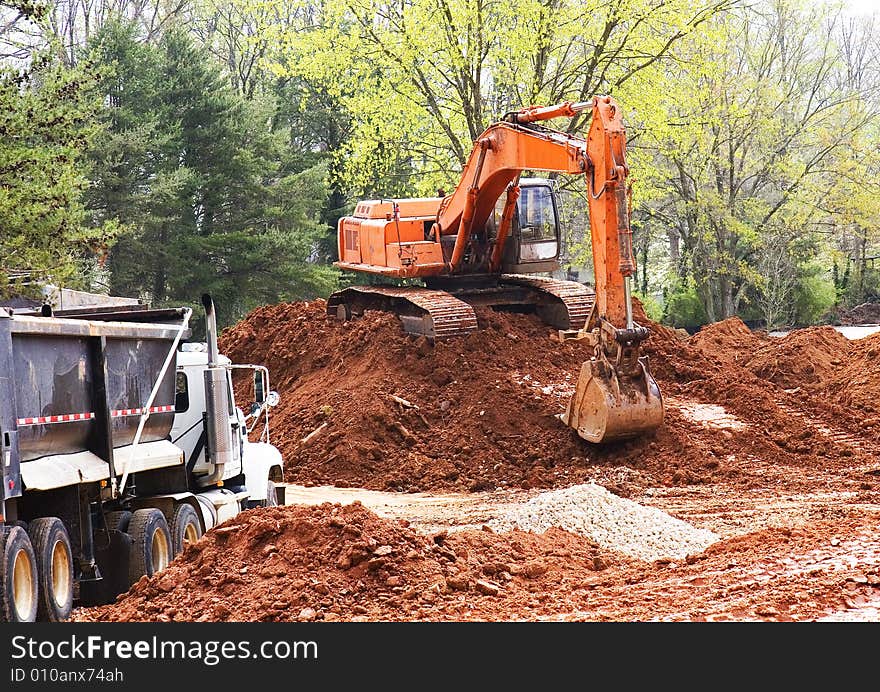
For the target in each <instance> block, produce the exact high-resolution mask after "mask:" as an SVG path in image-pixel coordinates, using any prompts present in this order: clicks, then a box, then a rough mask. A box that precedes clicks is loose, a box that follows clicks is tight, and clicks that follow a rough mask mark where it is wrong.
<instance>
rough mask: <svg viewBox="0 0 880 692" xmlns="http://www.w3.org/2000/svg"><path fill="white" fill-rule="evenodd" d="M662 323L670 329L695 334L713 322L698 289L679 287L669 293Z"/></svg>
mask: <svg viewBox="0 0 880 692" xmlns="http://www.w3.org/2000/svg"><path fill="white" fill-rule="evenodd" d="M661 321H662V322H663V324H666V325H669V326H670V327H674V328H676V329H678V328H681V329H687V330H688V331H689V332H691V333H693V332H695V331H697V330H698V329H699V328H700V327H702V326H703V325H704V324H708V323H709V322H710V321H711V320H710V319H709V316H708V315H707V314H706V308H705V307H704V305H703V302H702V300H700V296H699V295H698V294H697V290H696V287H695V286H693V285H679V286H676V287H675V288H674V289H673V290H671V291H669V292H667V295H666V300H665V302H664V310H663V319H662V320H661Z"/></svg>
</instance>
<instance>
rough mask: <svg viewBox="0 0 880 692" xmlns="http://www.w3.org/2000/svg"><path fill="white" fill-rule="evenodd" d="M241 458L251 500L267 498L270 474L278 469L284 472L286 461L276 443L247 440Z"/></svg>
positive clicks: (279, 471) (281, 472)
mask: <svg viewBox="0 0 880 692" xmlns="http://www.w3.org/2000/svg"><path fill="white" fill-rule="evenodd" d="M243 451H244V453H243V454H242V458H241V468H242V471H243V472H244V482H245V487H246V488H247V489H248V494H249V498H248V499H250V500H265V499H266V489H267V488H268V485H269V474H270V473H272V471H278V473H280V474H283V472H284V461H283V459H282V457H281V452H279V451H278V448H277V447H275V445H271V444H268V443H267V442H246V443H245V445H244V450H243Z"/></svg>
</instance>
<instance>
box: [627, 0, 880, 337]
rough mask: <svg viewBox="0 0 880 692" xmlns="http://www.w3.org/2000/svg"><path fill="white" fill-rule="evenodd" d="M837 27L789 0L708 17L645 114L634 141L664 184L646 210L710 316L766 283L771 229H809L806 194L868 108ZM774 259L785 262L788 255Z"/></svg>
mask: <svg viewBox="0 0 880 692" xmlns="http://www.w3.org/2000/svg"><path fill="white" fill-rule="evenodd" d="M839 30H840V16H839V15H838V14H834V13H828V11H827V8H808V7H806V6H804V5H803V3H800V2H797V1H793V0H772V1H771V2H767V3H763V4H761V5H758V6H755V7H750V8H744V9H742V10H738V11H733V12H730V13H728V14H726V15H725V16H723V17H717V18H716V19H715V20H713V31H714V32H715V33H714V34H713V35H711V41H706V40H702V41H694V42H693V43H691V44H689V46H688V47H687V48H689V52H688V51H687V50H685V47H684V46H683V47H682V57H683V58H684V59H685V60H686V61H687V62H685V63H683V67H684V69H683V71H681V72H678V73H676V74H670V75H668V76H667V78H668V79H670V80H673V79H674V85H673V84H670V88H672V87H673V86H674V88H675V89H676V90H677V91H676V93H677V97H676V98H670V99H668V100H666V101H665V102H664V105H665V106H666V108H665V113H662V115H660V116H659V118H657V119H653V120H652V119H651V114H650V112H647V113H644V115H645V116H646V119H645V121H644V122H643V123H640V128H641V129H642V132H643V136H642V137H641V138H640V145H641V146H642V147H643V148H645V149H646V150H649V149H652V150H653V154H654V156H655V159H654V160H655V162H656V163H657V168H656V169H655V173H656V174H657V176H658V177H657V180H655V181H653V184H654V185H655V186H656V187H657V188H658V189H660V190H664V191H665V192H666V194H664V195H663V197H661V198H660V200H658V202H657V203H656V204H654V209H653V211H654V213H656V214H658V215H661V216H663V215H665V217H666V218H667V221H668V223H669V226H670V227H671V228H674V229H675V233H676V235H677V239H680V241H681V246H682V248H681V249H682V253H683V255H684V260H683V266H684V267H686V269H687V271H688V272H689V273H690V275H691V276H692V277H693V279H694V281H695V282H696V287H697V291H698V293H699V295H700V298H701V300H702V302H703V305H704V307H705V309H706V313H707V315H708V317H709V319H710V320H713V321H714V320H717V319H723V318H725V317H729V316H731V315H734V314H736V313H737V312H738V311H740V310H741V309H742V304H743V301H745V300H747V299H748V297H749V296H750V295H751V292H752V291H753V289H755V287H759V292H760V290H763V289H761V288H760V287H762V286H763V287H764V288H767V287H768V286H769V285H770V284H768V282H767V277H766V276H763V275H762V273H761V266H762V259H761V258H762V255H766V254H767V253H779V252H782V251H783V250H784V248H787V247H789V246H790V243H789V242H787V241H785V240H784V239H783V240H782V241H780V239H778V238H775V237H774V234H776V233H783V234H786V235H788V236H789V237H791V238H795V239H800V240H803V239H804V238H805V237H806V236H809V235H810V234H811V233H814V232H815V224H816V222H817V220H818V214H817V210H816V204H815V203H814V200H815V199H818V198H820V196H821V195H822V190H823V189H827V187H828V186H829V183H830V180H831V179H833V177H834V176H835V175H838V174H839V173H840V172H842V171H844V170H845V169H846V167H847V166H848V165H849V160H850V154H851V151H852V144H853V141H854V137H856V136H857V134H858V133H860V132H863V131H864V130H865V128H866V127H868V126H869V125H870V123H871V122H873V121H875V120H876V118H877V115H878V110H877V104H876V103H873V104H872V103H870V101H869V100H867V99H866V92H865V91H864V90H862V89H859V88H856V87H855V86H854V85H852V84H847V82H846V80H845V79H843V76H844V75H845V72H846V69H845V63H844V61H843V60H842V59H841V55H840V52H839V51H838V41H839V38H840V33H839ZM786 252H787V251H786ZM782 259H783V260H784V261H783V264H784V265H786V266H788V267H789V270H790V269H791V267H792V265H790V264H786V263H789V262H790V261H793V258H792V257H788V258H782ZM764 268H765V269H767V267H766V266H765V267H764ZM777 278H778V277H777ZM789 278H790V277H789ZM786 281H788V279H786ZM772 314H775V309H774V310H771V315H772Z"/></svg>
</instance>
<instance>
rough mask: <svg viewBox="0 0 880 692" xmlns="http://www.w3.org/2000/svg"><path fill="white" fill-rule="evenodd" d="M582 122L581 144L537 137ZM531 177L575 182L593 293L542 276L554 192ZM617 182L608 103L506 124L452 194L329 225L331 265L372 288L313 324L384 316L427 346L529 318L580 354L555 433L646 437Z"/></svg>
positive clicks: (623, 171)
mask: <svg viewBox="0 0 880 692" xmlns="http://www.w3.org/2000/svg"><path fill="white" fill-rule="evenodd" d="M587 109H592V120H591V123H590V129H589V133H588V135H587V138H586V139H584V138H583V137H580V136H577V135H573V134H569V133H565V132H561V131H559V130H555V129H551V128H549V127H546V126H544V125H542V124H540V123H541V122H542V121H547V120H550V119H553V118H560V117H574V116H575V115H577V114H578V113H580V112H582V111H585V110H587ZM541 171H548V172H561V173H569V174H582V175H583V176H584V179H585V182H586V185H587V190H588V195H587V197H588V200H589V216H590V235H591V242H592V249H593V267H594V271H595V291H593V290H591V289H590V288H589V287H587V286H585V285H583V284H581V283H579V282H576V281H563V280H559V279H554V278H551V277H549V276H546V274H548V273H550V272H552V271H554V270H556V269H558V268H559V266H560V263H559V254H560V247H561V237H560V226H559V204H558V199H557V196H556V188H555V184H554V181H552V180H549V179H545V178H532V177H523V173H525V172H530V173H532V172H541ZM628 172H629V171H628V168H627V164H626V132H625V128H624V126H623V120H622V117H621V112H620V108H619V106H618V104H617V103H616V102H615V101H614V99H613V98H611V97H610V96H597V97H594V98H593V100H592V101H590V102H583V103H575V102H571V101H566V102H564V103H561V104H558V105H555V106H544V107H536V106H532V107H529V108H524V109H522V110H519V111H514V112H511V113H508V114H507V115H505V116H504V118H503V119H502V120H500V121H498V122H496V123H494V124H492V125H490V126H489V127H488V128H487V129H486V131H485V132H483V134H482V135H480V137H478V138H477V140H476V142H475V143H474V147H473V150H472V151H471V154H470V156H469V158H468V161H467V164H466V165H465V168H464V171H463V172H462V175H461V179H460V181H459V183H458V185H457V186H456V188H455V190H454V191H453V192H452V194H450V195H446V196H444V197H431V198H419V199H378V200H367V201H362V202H359V203H358V204H357V206H356V207H355V210H354V214H353V215H351V216H345V217H343V218H341V219H340V220H339V225H338V248H339V260H338V261H337V262H335V265H336V266H337V267H339V268H341V269H344V270H347V271H351V272H357V273H362V274H366V275H370V276H373V277H375V278H376V279H378V280H377V282H376V283H373V284H370V285H363V286H350V287H348V288H344V289H341V290H339V291H336V292H335V293H333V294H332V295H331V296H330V297H329V298H328V300H327V312H328V314H329V315H331V316H335V317H337V318H339V319H341V320H349V319H352V318H353V317H355V316H357V315H360V314H363V312H364V311H366V310H382V311H388V312H392V313H394V314H396V315H397V316H398V317H399V318H400V320H401V322H402V324H403V328H404V330H405V331H407V332H409V333H412V334H420V335H424V336H426V337H427V338H429V339H432V340H435V339H447V338H453V337H456V336H461V335H464V334H467V333H469V332H471V331H473V330H475V329H477V318H476V313H475V312H474V307H475V306H490V307H493V308H495V309H503V310H515V311H520V312H534V313H536V314H537V315H538V316H539V317H541V319H543V320H544V321H545V322H546V323H547V324H549V325H550V326H552V327H554V328H557V329H560V330H566V331H574V332H576V333H577V335H578V336H579V337H582V338H587V339H589V340H590V344H591V345H592V346H593V349H594V351H593V356H592V357H591V358H590V360H589V361H587V362H585V363H584V364H583V366H582V368H581V372H580V376H579V378H578V382H577V386H576V388H575V391H574V393H573V394H572V396H571V399H570V400H569V402H568V406H567V408H566V411H565V413H564V414H560V416H559V417H560V419H561V420H562V421H563V422H564V423H565V424H566V425H568V426H570V427H572V428H574V429H575V430H577V432H578V434H579V435H580V436H581V437H582V438H584V439H586V440H588V441H590V442H606V441H609V440H615V439H621V438H628V437H633V436H636V435H640V434H642V433H645V432H649V431H651V430H654V429H656V428H657V427H658V426H660V425H661V423H662V421H663V400H662V397H661V394H660V389H659V387H658V386H657V383H656V382H655V380H654V378H653V377H652V376H651V374H650V371H649V370H648V364H647V358H646V357H645V356H642V355H641V354H640V346H641V343H642V342H643V341H644V340H645V339H646V338H647V337H648V330H647V329H646V328H645V327H643V326H641V325H638V324H636V323H635V322H634V321H633V314H632V298H631V294H630V283H629V279H630V277H631V276H632V275H633V274H634V273H635V260H634V258H633V252H632V231H631V228H630V223H629V192H630V191H629V188H628V187H627V175H628ZM542 274H543V275H542ZM402 279H416V280H420V282H421V283H422V284H423V285H409V286H403V285H400V280H402ZM394 282H397V284H396V285H389V284H392V283H394Z"/></svg>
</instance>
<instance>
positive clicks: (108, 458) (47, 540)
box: [0, 296, 283, 622]
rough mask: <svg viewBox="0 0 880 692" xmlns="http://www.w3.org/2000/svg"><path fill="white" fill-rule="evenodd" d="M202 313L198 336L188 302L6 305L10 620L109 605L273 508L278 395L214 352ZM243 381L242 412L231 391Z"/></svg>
mask: <svg viewBox="0 0 880 692" xmlns="http://www.w3.org/2000/svg"><path fill="white" fill-rule="evenodd" d="M202 304H203V306H204V310H205V324H206V342H204V343H201V342H199V343H191V342H190V341H189V338H190V337H191V336H192V330H191V328H190V325H189V323H190V317H191V315H192V312H193V311H192V309H191V308H189V307H181V308H173V309H152V308H149V307H148V306H144V305H127V306H97V307H81V308H75V309H71V310H63V311H53V310H52V308H51V306H49V305H44V306H43V307H42V308H41V309H40V310H39V311H35V310H31V311H27V310H25V311H22V310H18V311H16V310H12V309H3V308H0V460H2V465H0V467H2V483H3V494H2V502H0V510H2V517H0V522H2V527H0V528H2V530H0V620H3V621H7V622H10V621H11V622H30V621H34V620H38V619H39V620H47V621H61V620H65V619H67V618H68V617H69V616H70V613H71V610H72V608H73V605H74V603H75V602H79V603H81V604H83V605H90V604H99V603H107V602H110V601H112V600H113V599H114V598H115V597H116V595H118V594H119V593H122V592H124V591H126V590H127V589H128V588H129V587H130V586H131V585H132V584H134V583H135V582H137V581H138V580H139V579H140V578H141V577H143V576H144V575H147V576H151V575H153V574H155V573H157V572H159V571H161V570H162V569H163V568H164V567H165V566H166V565H168V563H169V562H170V561H171V560H172V559H173V558H174V557H175V556H176V555H177V554H179V553H181V552H182V551H183V550H184V549H185V548H186V546H187V545H188V544H190V543H192V542H194V541H196V540H198V539H199V537H200V536H201V535H202V534H203V533H204V532H206V531H207V530H209V529H211V528H212V527H214V526H216V525H218V524H219V523H221V522H223V521H225V520H226V519H229V518H231V517H234V516H235V515H236V514H238V513H239V512H241V511H243V510H245V509H249V508H253V507H256V506H261V505H274V504H277V495H276V491H275V482H276V481H277V480H280V479H281V474H282V472H283V464H282V457H281V453H280V452H279V451H278V449H277V448H276V447H275V446H273V445H272V444H271V441H270V438H269V411H270V409H271V407H273V406H274V405H276V404H277V403H278V394H277V393H276V392H274V391H272V390H271V389H270V382H269V372H268V371H267V369H266V368H265V367H263V366H259V365H250V364H236V363H232V362H231V361H230V360H229V358H227V357H225V356H223V355H222V354H220V353H219V352H218V346H217V326H216V313H215V309H214V304H213V301H212V300H211V298H210V296H203V298H202ZM233 373H239V374H240V375H242V376H244V377H246V378H247V379H243V377H241V376H237V377H236V378H235V380H233V377H232V375H233ZM249 380H250V382H252V384H253V396H252V397H251V399H252V400H251V401H248V402H247V406H244V407H243V406H241V405H239V404H238V403H237V402H236V399H235V390H234V388H233V382H235V383H236V386H238V387H239V391H248V390H249V389H250V383H249ZM241 383H244V385H245V386H244V388H242V384H241Z"/></svg>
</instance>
